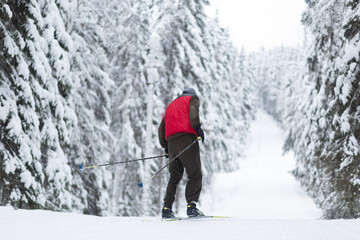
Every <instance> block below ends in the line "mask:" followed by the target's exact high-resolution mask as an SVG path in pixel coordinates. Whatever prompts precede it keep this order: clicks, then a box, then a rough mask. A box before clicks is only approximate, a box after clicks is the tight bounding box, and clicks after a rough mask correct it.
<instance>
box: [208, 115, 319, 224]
mask: <svg viewBox="0 0 360 240" xmlns="http://www.w3.org/2000/svg"><path fill="white" fill-rule="evenodd" d="M284 138H285V135H284V132H283V131H282V130H281V129H280V128H279V127H278V126H277V124H276V122H275V121H274V120H273V119H272V118H271V117H270V116H269V115H267V114H265V113H264V112H261V111H260V112H259V113H258V114H257V119H256V121H255V122H254V123H253V124H252V127H251V133H250V136H249V145H248V146H247V147H246V152H245V158H244V159H241V160H240V161H241V162H240V164H239V166H240V169H239V170H238V171H236V172H233V173H222V174H217V175H216V176H215V180H214V183H213V186H212V189H211V190H210V191H209V192H208V193H206V194H204V195H203V196H201V200H202V202H203V204H202V209H203V211H204V212H205V213H208V214H213V215H230V216H241V217H242V218H252V219H253V218H255V219H317V218H319V217H320V216H321V211H320V210H319V209H318V208H317V207H316V206H315V204H314V203H313V201H312V200H311V199H310V198H309V197H307V195H306V193H305V192H304V191H303V190H302V189H301V187H300V184H299V183H298V182H297V181H296V180H295V178H294V177H293V176H292V175H291V174H290V173H289V171H291V170H293V169H294V167H295V159H294V157H293V155H292V154H290V153H289V154H287V155H285V156H282V146H283V143H284Z"/></svg>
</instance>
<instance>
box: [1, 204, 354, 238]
mask: <svg viewBox="0 0 360 240" xmlns="http://www.w3.org/2000/svg"><path fill="white" fill-rule="evenodd" d="M0 232H1V239H6V240H21V239H27V240H48V239H51V240H68V239H69V240H71V239H74V240H99V239H106V240H113V239H114V240H119V239H120V240H121V239H124V240H132V239H134V240H141V239H146V240H163V239H164V240H165V239H172V240H183V239H186V240H199V239H206V240H219V239H227V240H233V239H241V240H271V239H274V240H279V239H286V240H292V239H293V240H304V239H306V240H323V239H327V240H338V239H342V240H358V239H359V238H360V237H359V236H360V220H333V221H326V220H256V219H252V220H250V219H240V218H235V219H227V220H206V221H203V220H200V221H194V220H192V221H173V222H166V221H161V220H160V219H159V218H149V217H148V218H141V217H140V218H137V217H129V218H128V217H95V216H85V215H80V214H73V213H54V212H50V211H43V210H13V209H12V208H10V207H0Z"/></svg>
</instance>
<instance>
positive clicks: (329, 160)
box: [321, 1, 360, 218]
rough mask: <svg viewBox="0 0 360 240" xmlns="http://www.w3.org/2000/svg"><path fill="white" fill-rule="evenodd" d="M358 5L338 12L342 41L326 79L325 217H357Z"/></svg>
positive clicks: (359, 135)
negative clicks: (331, 75)
mask: <svg viewBox="0 0 360 240" xmlns="http://www.w3.org/2000/svg"><path fill="white" fill-rule="evenodd" d="M340 6H341V7H342V6H343V5H340ZM359 9H360V4H359V3H358V1H347V8H346V9H344V12H342V11H341V12H339V14H343V16H344V17H345V18H344V20H343V21H342V25H339V28H340V29H339V33H340V34H341V35H340V36H341V37H342V38H343V39H342V40H343V43H342V45H341V47H342V48H341V54H340V55H336V56H335V59H334V63H335V74H334V78H333V79H330V82H329V86H330V89H331V91H330V92H329V96H328V98H329V110H328V112H327V115H329V116H330V117H331V120H332V121H331V123H330V125H331V134H330V138H329V139H328V147H327V149H326V150H327V154H324V155H323V156H322V158H321V159H322V160H323V161H324V163H325V164H324V168H325V171H326V172H330V173H331V175H330V176H331V178H329V179H327V181H328V182H327V187H328V188H329V189H330V191H331V193H330V195H329V196H327V198H326V199H325V201H324V202H322V208H323V209H324V217H325V218H359V217H360V169H359V166H360V148H359V146H360V145H359V142H360V129H359V126H360V125H359V119H360V118H359V117H360V109H359V103H360V95H359V93H360V92H359V90H360V89H359V79H360V68H359V57H360V48H359V47H358V46H359V44H360V42H359V41H360V29H359V24H360V20H359V19H360V18H359V17H360V14H359ZM341 10H342V9H341Z"/></svg>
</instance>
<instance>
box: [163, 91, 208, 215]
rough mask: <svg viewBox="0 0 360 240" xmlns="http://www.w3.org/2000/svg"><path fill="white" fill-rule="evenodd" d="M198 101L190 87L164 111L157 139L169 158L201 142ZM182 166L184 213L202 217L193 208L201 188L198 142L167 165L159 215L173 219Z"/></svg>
mask: <svg viewBox="0 0 360 240" xmlns="http://www.w3.org/2000/svg"><path fill="white" fill-rule="evenodd" d="M199 106H200V100H199V98H198V97H197V96H196V92H195V90H194V89H192V88H188V89H185V90H184V91H183V93H182V95H180V96H179V97H178V98H176V99H175V100H174V101H172V102H171V103H170V104H169V106H167V108H166V110H165V115H164V117H163V119H162V121H161V124H160V126H159V132H158V134H159V141H160V145H161V146H162V147H163V148H164V150H165V152H166V154H168V157H170V159H173V157H175V156H176V155H177V154H178V153H179V152H180V151H182V150H183V149H185V148H186V147H187V146H188V145H189V144H191V143H192V142H194V141H196V139H197V137H201V140H202V141H204V132H203V130H202V129H201V124H200V118H199ZM184 168H185V170H186V173H187V175H188V178H189V180H188V182H187V184H186V190H185V197H186V201H187V211H186V212H187V215H188V216H189V217H193V216H204V214H203V213H202V212H201V211H200V210H199V209H197V208H196V203H197V202H198V200H199V196H200V192H201V188H202V173H201V162H200V149H199V143H198V142H196V144H194V145H193V146H191V147H190V148H189V149H188V150H187V151H185V152H183V153H182V154H181V155H180V156H179V157H178V158H177V159H176V160H174V161H172V162H171V163H170V165H169V172H170V179H169V182H168V185H167V189H166V196H165V198H164V206H163V208H162V217H163V218H174V217H175V215H174V212H173V211H172V204H173V202H174V201H175V193H176V188H177V185H178V184H179V182H180V180H181V179H182V176H183V173H184Z"/></svg>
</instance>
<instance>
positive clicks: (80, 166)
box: [79, 154, 166, 169]
mask: <svg viewBox="0 0 360 240" xmlns="http://www.w3.org/2000/svg"><path fill="white" fill-rule="evenodd" d="M165 156H166V154H164V155H159V156H155V157H147V158H139V159H133V160H127V161H121V162H114V163H104V164H98V165H92V166H86V167H84V166H83V164H79V168H80V169H89V168H96V167H103V166H110V165H115V164H120V163H129V162H137V161H143V160H148V159H154V158H161V157H165Z"/></svg>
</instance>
